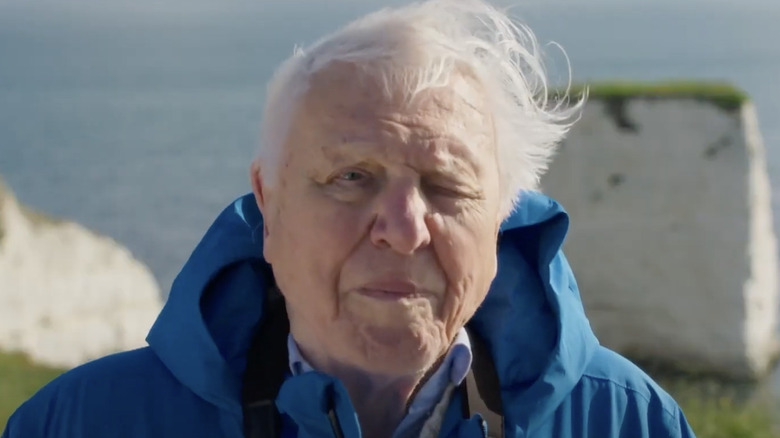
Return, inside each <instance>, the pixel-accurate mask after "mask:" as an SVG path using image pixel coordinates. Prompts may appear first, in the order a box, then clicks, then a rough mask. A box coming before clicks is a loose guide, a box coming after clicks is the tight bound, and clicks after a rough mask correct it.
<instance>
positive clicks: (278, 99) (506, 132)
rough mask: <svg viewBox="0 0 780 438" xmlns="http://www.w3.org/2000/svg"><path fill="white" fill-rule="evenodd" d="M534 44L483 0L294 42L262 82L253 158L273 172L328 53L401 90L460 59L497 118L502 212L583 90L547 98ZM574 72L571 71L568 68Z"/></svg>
mask: <svg viewBox="0 0 780 438" xmlns="http://www.w3.org/2000/svg"><path fill="white" fill-rule="evenodd" d="M541 57H542V56H541V53H540V50H539V45H538V43H537V41H536V38H535V36H534V34H533V33H532V32H531V30H530V29H529V28H528V27H527V26H525V25H522V24H517V23H515V22H513V21H512V20H511V19H510V18H509V17H508V16H507V15H506V14H505V13H503V12H501V11H499V10H497V9H495V8H494V7H492V6H491V5H489V4H487V3H485V2H484V1H482V0H429V1H426V2H422V3H414V4H410V5H406V6H402V7H399V8H396V9H383V10H380V11H377V12H374V13H372V14H369V15H366V16H364V17H362V18H360V19H358V20H356V21H354V22H352V23H350V24H348V25H346V26H345V27H343V28H341V29H339V30H337V31H336V32H334V33H333V34H331V35H328V36H326V37H324V38H322V39H320V40H319V41H317V42H316V43H314V44H313V45H311V46H310V47H307V48H305V49H301V48H296V49H295V51H294V53H293V55H292V56H291V57H290V58H288V59H287V60H286V61H284V62H283V63H282V64H281V65H280V67H279V69H278V70H277V71H276V73H275V74H274V76H273V77H272V79H271V81H270V82H269V83H268V89H267V96H266V105H265V111H264V117H263V121H262V125H261V139H260V149H259V152H258V157H257V158H258V159H259V161H260V163H261V167H262V168H263V179H264V180H265V181H276V177H277V172H278V167H279V164H280V160H281V158H282V157H281V155H282V149H283V145H284V142H285V138H286V137H287V135H288V133H289V131H290V129H291V124H292V123H293V120H292V119H293V115H294V112H295V110H296V105H297V104H298V102H299V101H300V99H301V97H302V96H303V94H304V93H305V92H306V90H307V88H308V84H309V79H310V78H311V77H312V75H314V74H315V73H316V72H318V71H320V70H322V69H323V68H324V67H326V66H328V65H330V64H331V63H334V62H346V63H351V64H354V65H355V66H357V67H358V68H359V69H362V70H364V71H367V73H368V74H369V75H371V76H373V77H375V78H377V79H378V80H380V81H381V82H380V83H381V84H383V85H384V89H385V93H391V92H392V93H399V92H400V93H404V94H403V95H404V96H406V98H407V99H410V98H413V97H414V96H415V95H416V94H417V93H419V92H420V91H423V90H425V89H429V88H433V87H443V86H447V84H448V82H449V78H450V76H451V73H452V72H453V71H454V70H455V69H456V66H457V67H458V68H460V67H465V68H466V69H467V70H468V71H469V72H470V73H471V74H472V75H473V76H474V77H476V78H477V80H478V81H479V82H480V85H481V87H482V89H483V90H484V91H485V93H486V94H487V96H486V97H487V102H488V105H489V110H490V111H491V114H490V115H491V116H492V118H493V122H494V125H495V141H496V151H497V152H496V153H497V157H496V161H497V164H498V171H499V178H500V187H501V196H502V199H501V203H502V204H501V212H502V214H504V216H506V215H509V214H510V213H511V211H512V209H513V208H514V206H515V204H516V202H517V200H518V199H519V197H520V195H521V193H522V192H523V191H526V190H537V189H538V185H539V180H540V178H541V176H542V175H543V174H544V172H545V171H546V170H547V166H548V163H549V161H550V159H551V158H552V156H553V154H554V152H555V148H556V145H557V144H558V143H559V142H560V141H561V140H562V139H563V137H564V135H565V134H566V132H567V131H568V129H569V128H570V127H571V125H572V124H573V122H574V121H575V119H576V117H577V115H578V114H579V112H580V111H579V110H580V108H581V107H582V104H583V102H584V98H583V99H580V100H579V101H578V102H576V103H574V104H570V102H569V101H568V91H569V90H568V87H567V89H566V92H565V93H563V94H562V95H561V96H559V98H557V99H550V98H549V97H548V95H549V90H548V83H547V77H546V73H545V69H544V66H543V63H542V60H541ZM569 76H570V75H569Z"/></svg>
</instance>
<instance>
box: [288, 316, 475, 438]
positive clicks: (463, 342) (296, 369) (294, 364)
mask: <svg viewBox="0 0 780 438" xmlns="http://www.w3.org/2000/svg"><path fill="white" fill-rule="evenodd" d="M287 351H288V353H289V361H290V372H291V373H292V374H293V375H294V376H297V375H300V374H303V373H306V372H309V371H314V368H313V367H312V366H311V365H310V364H309V363H308V362H307V361H306V359H304V358H303V355H302V354H301V350H300V349H298V344H297V343H296V342H295V340H294V339H293V337H292V334H290V335H289V336H287ZM471 359H472V355H471V342H469V336H468V334H467V333H466V329H464V328H461V329H460V331H458V334H457V335H456V336H455V342H454V343H453V344H452V348H450V351H449V352H448V353H447V355H446V356H445V357H444V361H443V362H442V363H441V365H440V366H439V368H438V369H437V370H436V371H435V372H434V373H433V375H432V376H431V377H430V378H429V379H428V381H426V382H425V384H424V385H423V386H422V388H420V390H419V391H417V395H415V397H414V399H413V400H412V403H411V404H409V409H408V410H407V412H406V416H405V417H404V418H403V420H401V423H400V424H399V425H398V428H396V430H395V432H394V433H393V438H412V437H418V436H419V435H420V430H421V429H422V427H423V424H425V420H427V419H428V417H430V415H431V413H432V412H433V409H434V407H436V404H437V403H438V402H439V401H441V398H442V396H443V395H444V391H445V390H446V389H447V387H448V386H449V385H454V386H458V385H460V384H461V382H463V380H464V379H465V378H466V375H468V373H469V369H470V368H471Z"/></svg>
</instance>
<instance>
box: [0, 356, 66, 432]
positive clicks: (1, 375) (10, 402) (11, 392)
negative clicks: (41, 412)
mask: <svg viewBox="0 0 780 438" xmlns="http://www.w3.org/2000/svg"><path fill="white" fill-rule="evenodd" d="M62 372H63V370H58V369H53V368H48V367H43V366H39V365H34V364H33V363H31V362H30V360H29V359H27V357H25V356H24V355H21V354H13V353H11V354H9V353H0V394H2V395H1V396H0V431H2V430H3V429H5V424H6V422H7V421H8V417H10V416H11V414H12V413H13V412H14V411H15V410H16V408H17V407H19V405H20V404H21V403H22V402H24V401H25V400H26V399H28V398H29V397H30V396H32V395H33V394H35V392H36V391H37V390H38V389H40V388H41V387H42V386H43V385H45V384H46V383H48V382H49V381H51V380H52V379H54V378H55V377H57V376H59V375H60V374H62Z"/></svg>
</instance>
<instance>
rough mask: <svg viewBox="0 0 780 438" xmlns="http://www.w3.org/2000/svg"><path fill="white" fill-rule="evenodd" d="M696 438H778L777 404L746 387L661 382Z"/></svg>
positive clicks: (683, 381)
mask: <svg viewBox="0 0 780 438" xmlns="http://www.w3.org/2000/svg"><path fill="white" fill-rule="evenodd" d="M661 384H662V385H663V386H664V387H665V388H666V389H667V390H669V392H670V393H671V394H672V395H673V396H674V397H675V400H677V402H678V403H679V404H680V407H682V410H683V413H684V414H685V417H686V418H687V419H688V422H689V423H690V425H691V428H692V429H693V430H694V432H695V433H696V436H697V437H699V438H737V437H739V438H780V418H778V416H777V412H780V403H779V402H778V401H776V400H773V399H772V398H771V397H762V396H755V395H750V391H749V390H747V391H746V390H745V389H746V387H745V386H744V385H743V386H741V387H736V386H729V385H724V384H721V383H717V382H716V381H714V380H712V379H710V380H705V381H701V380H699V381H693V382H692V381H690V380H688V381H686V380H683V379H676V380H675V381H672V382H669V381H663V380H662V382H661Z"/></svg>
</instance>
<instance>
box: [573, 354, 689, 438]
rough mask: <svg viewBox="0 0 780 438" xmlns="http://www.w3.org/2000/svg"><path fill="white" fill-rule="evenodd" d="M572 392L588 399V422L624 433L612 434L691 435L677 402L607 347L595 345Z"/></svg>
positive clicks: (629, 362)
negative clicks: (602, 423)
mask: <svg viewBox="0 0 780 438" xmlns="http://www.w3.org/2000/svg"><path fill="white" fill-rule="evenodd" d="M575 391H577V392H578V394H577V395H578V396H579V397H581V398H583V399H587V400H589V403H588V405H589V406H590V410H589V412H588V414H589V415H588V417H590V420H591V421H595V422H597V423H598V422H601V421H604V422H608V423H610V424H609V425H608V429H609V430H611V431H612V432H615V431H624V432H627V434H625V435H624V434H623V433H620V434H617V435H615V436H637V437H638V436H648V437H656V436H658V437H689V436H690V437H692V436H694V435H693V432H692V431H691V430H690V427H689V426H688V424H687V421H686V420H685V416H684V415H683V413H682V411H681V409H680V407H679V405H678V404H677V402H675V401H674V399H673V398H672V397H671V396H670V395H669V394H668V393H667V392H666V391H665V390H664V389H663V388H661V387H660V386H659V385H658V384H657V383H656V382H655V381H654V380H653V379H652V378H651V377H650V376H648V375H647V374H646V373H645V372H644V371H642V370H641V369H640V368H639V367H638V366H636V365H635V364H634V363H632V362H631V361H629V360H628V359H626V358H625V357H623V356H621V355H619V354H617V353H615V352H614V351H612V350H609V349H607V348H604V347H599V348H598V350H597V351H596V353H595V354H594V356H593V358H592V360H591V362H590V363H589V364H588V366H587V368H586V369H585V372H584V373H583V375H582V379H581V380H580V382H579V384H578V385H577V388H575ZM628 431H630V432H628ZM640 431H641V432H640ZM605 436H607V435H605Z"/></svg>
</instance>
